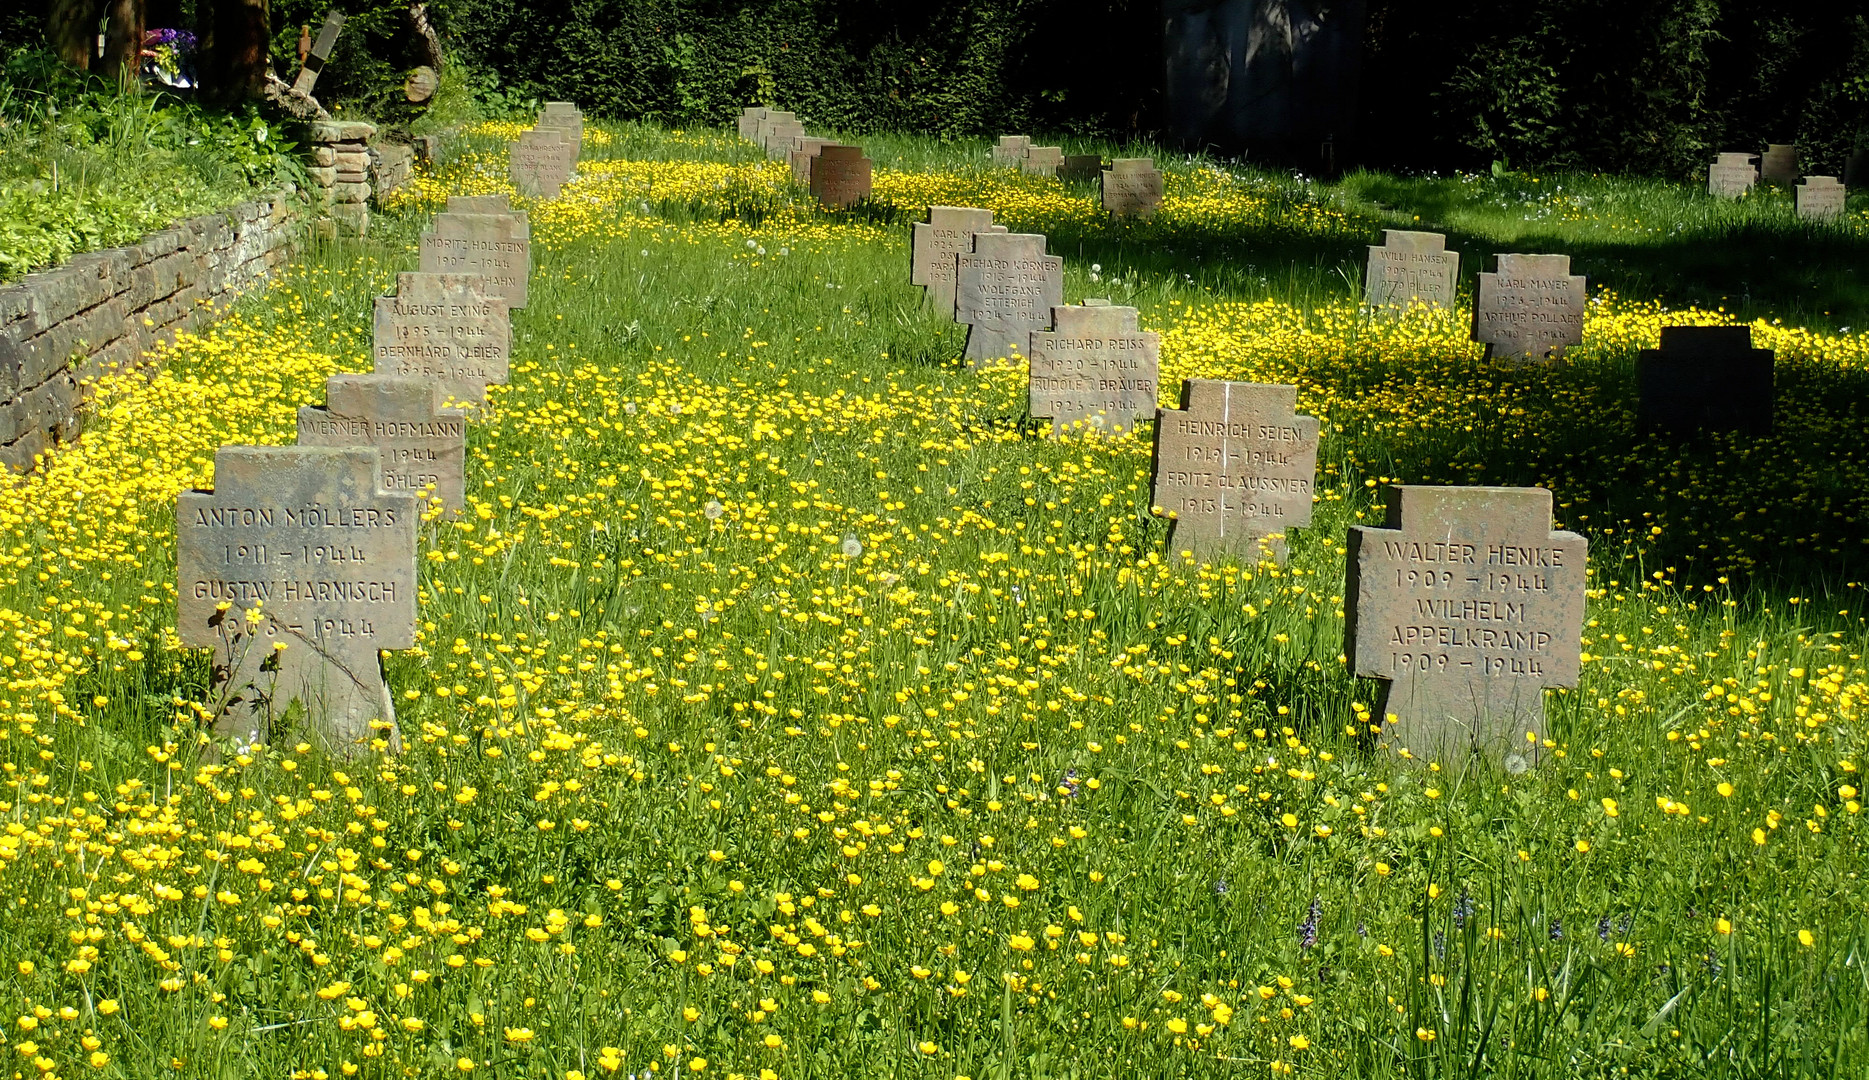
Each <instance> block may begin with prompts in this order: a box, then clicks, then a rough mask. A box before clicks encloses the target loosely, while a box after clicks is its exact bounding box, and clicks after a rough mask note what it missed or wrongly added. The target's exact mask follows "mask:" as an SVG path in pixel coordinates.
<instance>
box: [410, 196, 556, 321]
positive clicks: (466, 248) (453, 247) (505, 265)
mask: <svg viewBox="0 0 1869 1080" xmlns="http://www.w3.org/2000/svg"><path fill="white" fill-rule="evenodd" d="M421 267H422V272H423V273H425V274H478V275H480V276H481V277H484V278H486V279H487V280H486V282H485V284H484V285H483V288H484V289H485V290H486V292H487V295H489V296H498V297H501V298H502V299H504V300H505V301H506V306H507V307H509V308H522V307H525V306H526V286H527V283H528V281H529V280H530V279H531V277H532V229H531V227H530V225H529V224H528V222H527V221H526V215H524V214H457V213H454V212H452V211H449V212H448V213H444V214H436V215H435V221H434V223H433V224H432V225H430V226H429V229H428V231H427V232H424V233H423V234H422V261H421Z"/></svg>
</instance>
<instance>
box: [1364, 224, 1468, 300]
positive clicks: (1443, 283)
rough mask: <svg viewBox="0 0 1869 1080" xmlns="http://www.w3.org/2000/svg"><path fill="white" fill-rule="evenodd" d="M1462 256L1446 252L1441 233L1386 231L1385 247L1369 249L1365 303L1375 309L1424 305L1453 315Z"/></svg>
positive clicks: (1383, 235) (1444, 241) (1384, 231)
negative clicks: (1451, 312)
mask: <svg viewBox="0 0 1869 1080" xmlns="http://www.w3.org/2000/svg"><path fill="white" fill-rule="evenodd" d="M1459 279H1460V253H1459V252H1458V251H1448V250H1447V237H1445V236H1443V235H1441V234H1440V233H1432V232H1414V231H1411V230H1407V229H1384V230H1383V231H1382V243H1381V244H1371V245H1369V266H1368V268H1367V269H1366V270H1364V272H1363V302H1364V303H1365V304H1369V305H1371V306H1375V307H1388V306H1394V307H1408V306H1410V305H1412V304H1421V305H1424V306H1427V307H1437V308H1442V309H1444V310H1447V311H1452V310H1453V307H1454V283H1455V282H1457V281H1458V280H1459Z"/></svg>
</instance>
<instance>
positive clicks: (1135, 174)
mask: <svg viewBox="0 0 1869 1080" xmlns="http://www.w3.org/2000/svg"><path fill="white" fill-rule="evenodd" d="M1163 191H1164V188H1163V185H1162V174H1161V171H1160V170H1159V169H1157V168H1156V167H1155V162H1154V161H1153V160H1152V159H1150V158H1117V159H1115V160H1114V161H1112V162H1110V167H1109V168H1108V169H1105V170H1104V171H1103V209H1104V210H1106V211H1108V212H1109V213H1110V215H1111V216H1112V217H1140V218H1148V217H1154V216H1155V212H1156V211H1157V210H1159V209H1161V206H1162V193H1163Z"/></svg>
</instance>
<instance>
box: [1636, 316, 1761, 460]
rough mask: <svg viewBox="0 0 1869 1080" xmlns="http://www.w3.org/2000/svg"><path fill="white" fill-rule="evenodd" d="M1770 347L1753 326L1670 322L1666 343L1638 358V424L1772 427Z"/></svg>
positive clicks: (1677, 430) (1647, 428)
mask: <svg viewBox="0 0 1869 1080" xmlns="http://www.w3.org/2000/svg"><path fill="white" fill-rule="evenodd" d="M1775 359H1776V357H1775V356H1774V355H1773V353H1772V350H1770V349H1755V348H1753V347H1752V328H1751V327H1750V326H1664V327H1662V328H1661V347H1660V348H1658V349H1644V350H1642V351H1641V352H1640V353H1637V354H1636V358H1635V388H1636V423H1637V426H1638V427H1639V428H1640V429H1641V430H1642V431H1644V432H1660V433H1666V434H1671V435H1688V434H1692V433H1693V432H1696V431H1743V432H1747V433H1750V434H1754V435H1764V434H1767V433H1769V432H1770V431H1771V430H1772V395H1773V390H1774V385H1773V381H1774V380H1773V366H1774V360H1775Z"/></svg>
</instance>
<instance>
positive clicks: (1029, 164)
mask: <svg viewBox="0 0 1869 1080" xmlns="http://www.w3.org/2000/svg"><path fill="white" fill-rule="evenodd" d="M1062 164H1064V148H1063V147H1062V146H1033V147H1028V148H1027V149H1026V151H1025V156H1024V157H1022V158H1020V159H1019V171H1020V172H1023V173H1025V174H1026V175H1027V176H1056V175H1058V166H1060V165H1062Z"/></svg>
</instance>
